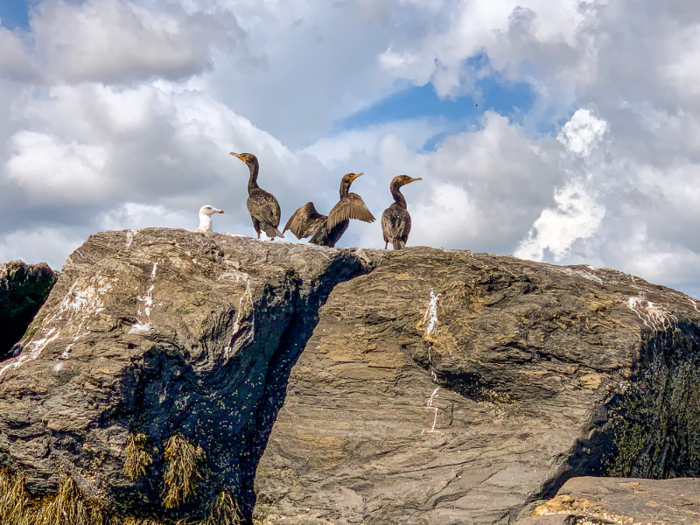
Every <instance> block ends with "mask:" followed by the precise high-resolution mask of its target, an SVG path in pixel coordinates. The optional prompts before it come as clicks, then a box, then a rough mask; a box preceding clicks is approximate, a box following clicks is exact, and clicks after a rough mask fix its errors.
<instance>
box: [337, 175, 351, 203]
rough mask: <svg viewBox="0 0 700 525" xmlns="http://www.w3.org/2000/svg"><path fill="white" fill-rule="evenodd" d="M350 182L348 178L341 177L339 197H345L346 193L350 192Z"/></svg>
mask: <svg viewBox="0 0 700 525" xmlns="http://www.w3.org/2000/svg"><path fill="white" fill-rule="evenodd" d="M351 184H352V182H350V181H349V180H345V179H343V180H342V181H340V198H341V199H342V198H343V197H347V196H348V193H350V185H351Z"/></svg>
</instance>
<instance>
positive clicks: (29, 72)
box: [0, 20, 38, 80]
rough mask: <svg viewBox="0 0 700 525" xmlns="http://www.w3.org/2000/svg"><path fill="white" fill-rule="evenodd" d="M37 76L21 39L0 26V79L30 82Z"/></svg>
mask: <svg viewBox="0 0 700 525" xmlns="http://www.w3.org/2000/svg"><path fill="white" fill-rule="evenodd" d="M0 21H1V20H0ZM37 76H38V74H37V71H36V70H35V68H34V66H33V64H32V61H31V58H30V57H29V56H28V54H27V52H26V51H25V48H24V44H23V42H22V39H21V38H20V37H19V36H18V34H16V33H13V32H12V31H10V30H8V29H6V28H4V27H2V26H0V78H2V77H4V78H7V79H11V80H32V79H34V78H36V77H37Z"/></svg>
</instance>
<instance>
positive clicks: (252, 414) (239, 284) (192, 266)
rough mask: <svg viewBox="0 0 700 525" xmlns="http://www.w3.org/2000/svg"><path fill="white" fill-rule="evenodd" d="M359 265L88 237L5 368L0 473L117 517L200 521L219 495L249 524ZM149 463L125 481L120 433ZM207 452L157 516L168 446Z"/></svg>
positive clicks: (299, 252) (249, 246)
mask: <svg viewBox="0 0 700 525" xmlns="http://www.w3.org/2000/svg"><path fill="white" fill-rule="evenodd" d="M372 257H373V255H372V254H371V253H369V252H365V251H362V250H347V249H324V248H319V247H316V246H307V245H292V244H283V243H279V242H275V243H272V242H261V241H254V240H251V239H248V238H241V237H232V236H227V235H220V234H213V233H207V234H196V233H191V232H186V231H184V230H168V229H147V230H140V231H138V232H132V231H121V232H105V233H100V234H96V235H92V236H91V237H90V238H89V239H88V240H87V242H86V243H85V244H84V245H83V246H82V247H81V248H79V249H78V250H76V251H75V252H74V253H73V254H72V255H71V256H70V257H69V258H68V260H67V262H66V264H65V266H64V268H63V273H62V275H61V277H60V279H59V281H58V283H57V284H56V286H55V287H54V289H53V290H52V292H51V294H50V296H49V298H48V300H47V302H46V304H45V305H44V307H43V308H42V310H41V312H40V313H39V315H38V317H37V319H36V320H35V322H34V324H33V325H32V327H31V329H32V330H33V331H34V335H33V337H32V338H31V339H28V340H26V341H24V343H23V351H22V353H21V354H20V355H19V356H18V357H15V358H12V359H9V360H6V361H4V362H3V363H0V467H2V466H6V467H8V468H10V470H11V471H12V472H15V473H19V474H24V475H26V476H28V478H29V479H28V488H29V489H30V490H31V491H32V492H33V494H35V495H37V496H40V495H42V494H47V493H51V492H53V491H55V490H56V487H57V486H58V484H59V482H60V481H61V480H62V479H63V477H64V476H65V475H66V474H68V475H70V476H72V477H73V479H74V480H75V481H76V482H77V483H78V486H79V488H80V490H81V492H82V493H83V494H84V495H85V496H87V497H90V498H96V499H97V500H99V501H100V502H101V503H102V504H103V505H105V506H106V507H107V508H108V509H110V510H112V511H113V512H117V513H122V514H124V513H126V514H132V515H136V517H138V516H139V514H142V515H151V516H152V515H155V516H156V517H158V518H159V519H163V520H166V521H167V520H168V519H176V518H181V517H190V518H196V517H197V516H201V514H202V512H203V509H204V507H205V506H206V505H207V504H208V503H209V502H210V501H211V500H212V498H213V497H214V494H215V493H216V492H218V491H220V490H222V489H226V490H229V491H230V492H231V493H232V494H233V495H234V496H235V497H236V499H237V500H238V502H239V504H240V505H241V507H242V510H243V513H244V515H247V516H249V515H250V513H251V510H252V506H253V501H254V495H253V492H252V488H253V475H254V472H255V467H256V465H257V461H258V458H259V456H260V454H261V453H262V449H263V448H264V444H265V441H266V438H267V435H268V432H269V429H270V427H271V424H272V421H273V420H274V416H275V413H276V410H277V408H278V406H279V404H280V403H281V400H282V399H283V396H284V386H285V382H286V378H287V374H288V371H289V369H290V367H291V366H292V364H293V362H294V360H295V359H296V357H297V355H298V354H299V351H300V349H301V346H302V345H303V343H304V342H305V341H306V340H307V339H308V337H309V335H310V333H311V330H312V329H313V326H314V325H315V323H316V319H317V317H316V316H317V313H318V308H319V306H320V304H322V303H323V301H324V300H325V298H326V296H327V295H328V293H329V292H330V291H331V289H332V288H333V287H334V286H335V285H336V284H337V283H338V282H340V281H343V280H346V279H349V278H351V277H354V276H356V275H359V274H361V273H364V272H367V271H369V269H371V267H373V266H374V265H375V264H376V262H375V261H374V260H373V259H372ZM137 433H143V434H145V436H146V440H147V447H148V451H150V452H151V453H152V455H153V462H152V464H151V465H149V466H148V468H147V473H146V476H145V477H143V478H140V479H137V480H136V481H132V480H131V479H129V478H128V477H127V476H126V475H125V473H124V470H123V468H124V463H125V447H126V444H127V439H128V436H129V435H130V434H137ZM175 433H179V434H181V435H182V436H183V437H184V438H185V439H186V440H187V441H189V442H190V443H192V444H194V445H196V446H201V447H202V449H203V451H204V453H205V454H206V467H205V469H204V476H205V479H204V481H203V484H202V485H201V486H200V487H199V489H198V490H197V497H196V498H194V499H193V500H192V501H191V502H190V503H188V504H186V505H183V506H181V507H178V508H175V509H171V510H166V509H163V508H162V507H161V506H160V505H161V492H162V490H163V481H162V480H163V469H164V457H163V451H164V444H165V442H166V440H167V439H168V438H169V437H171V436H173V435H174V434H175Z"/></svg>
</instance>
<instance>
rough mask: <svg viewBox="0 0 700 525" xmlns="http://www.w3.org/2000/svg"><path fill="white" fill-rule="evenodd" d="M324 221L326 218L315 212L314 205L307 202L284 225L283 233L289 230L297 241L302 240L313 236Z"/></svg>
mask: <svg viewBox="0 0 700 525" xmlns="http://www.w3.org/2000/svg"><path fill="white" fill-rule="evenodd" d="M324 219H326V216H325V215H322V214H320V213H318V212H317V211H316V207H315V206H314V203H313V202H307V203H306V204H304V205H303V206H302V207H301V208H299V209H298V210H297V211H295V212H294V213H293V214H292V216H291V217H290V218H289V220H288V221H287V224H285V226H284V230H283V232H286V231H287V230H290V231H291V232H292V233H293V234H294V235H296V237H297V239H303V238H304V237H309V236H310V235H314V234H315V233H316V232H317V231H318V228H319V227H320V226H321V224H320V223H322V222H323V220H324Z"/></svg>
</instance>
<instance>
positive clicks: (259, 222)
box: [231, 151, 284, 241]
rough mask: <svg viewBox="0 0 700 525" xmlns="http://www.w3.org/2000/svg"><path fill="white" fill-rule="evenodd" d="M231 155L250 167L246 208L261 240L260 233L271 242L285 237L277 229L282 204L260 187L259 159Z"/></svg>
mask: <svg viewBox="0 0 700 525" xmlns="http://www.w3.org/2000/svg"><path fill="white" fill-rule="evenodd" d="M231 155H233V156H234V157H238V158H239V159H241V160H242V161H243V162H245V163H246V164H247V165H248V169H249V170H250V179H248V200H247V201H246V206H247V207H248V211H249V212H250V217H251V219H253V228H255V231H256V232H257V234H258V239H259V238H260V231H261V230H262V231H264V232H265V235H267V236H268V237H269V238H270V240H271V241H274V240H275V237H284V235H282V232H280V231H279V230H278V229H277V227H278V226H279V225H280V203H279V202H277V199H275V196H274V195H272V193H268V192H266V191H265V190H263V189H262V188H261V187H260V186H258V171H259V169H260V165H259V164H258V158H257V157H256V156H255V155H253V154H252V153H234V152H233V151H232V152H231Z"/></svg>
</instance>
